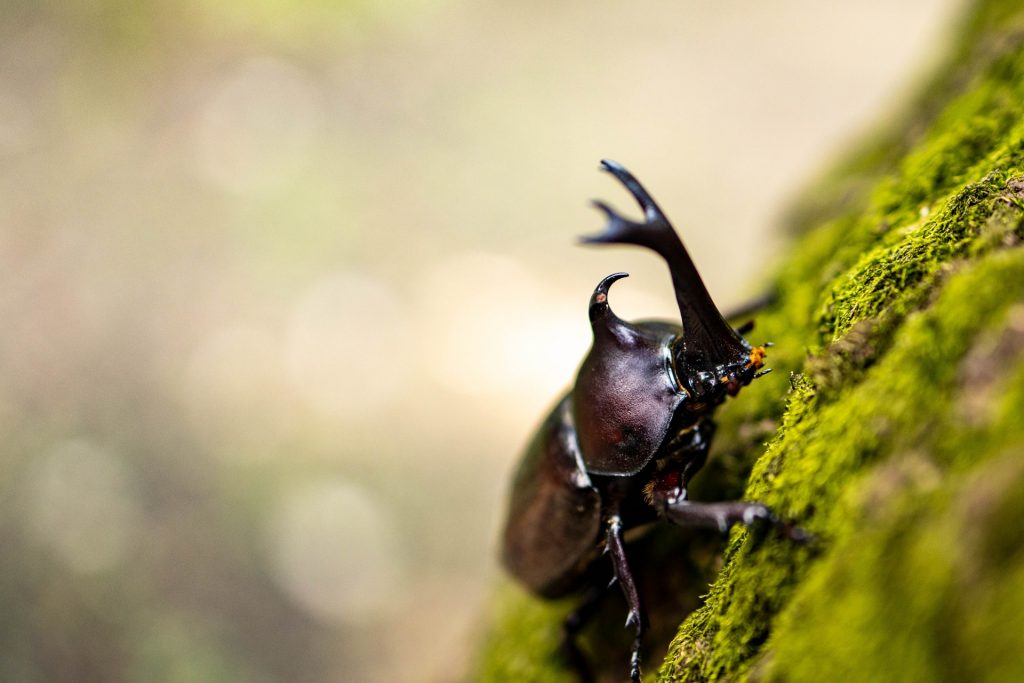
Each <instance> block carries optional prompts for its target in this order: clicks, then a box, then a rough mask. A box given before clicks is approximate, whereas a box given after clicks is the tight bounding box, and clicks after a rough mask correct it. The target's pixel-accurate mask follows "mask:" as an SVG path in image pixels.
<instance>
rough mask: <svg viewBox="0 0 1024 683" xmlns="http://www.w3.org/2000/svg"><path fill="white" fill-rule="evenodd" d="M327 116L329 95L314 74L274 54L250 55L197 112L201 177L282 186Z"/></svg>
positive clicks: (220, 183) (224, 184)
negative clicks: (325, 96)
mask: <svg viewBox="0 0 1024 683" xmlns="http://www.w3.org/2000/svg"><path fill="white" fill-rule="evenodd" d="M325 118H326V104H325V98H324V95H323V93H322V91H321V88H320V86H319V84H318V83H317V82H316V81H315V80H314V79H313V78H312V77H311V76H310V75H309V74H307V73H306V72H304V71H303V70H302V69H300V68H298V67H297V66H295V65H294V64H291V63H290V62H287V61H284V60H282V59H279V58H276V57H269V56H263V57H255V58H252V59H250V60H249V61H247V62H245V63H243V64H242V65H241V66H239V67H238V68H237V69H236V70H235V71H234V73H232V74H231V75H230V76H229V77H228V78H227V79H226V80H225V81H224V82H223V83H222V84H221V85H220V86H219V87H218V88H217V89H216V90H215V91H214V92H213V94H212V95H211V97H210V98H209V100H208V101H207V102H206V103H205V105H204V106H203V108H202V109H201V110H200V111H199V112H198V117H197V120H196V124H195V129H194V133H193V144H194V145H195V156H196V170H197V172H198V175H199V176H200V177H201V178H203V179H205V180H207V181H208V182H210V183H211V184H212V185H214V186H215V187H217V188H219V189H222V190H227V191H229V192H235V193H239V194H252V193H258V192H261V191H265V190H268V189H272V188H274V187H277V186H279V185H281V184H283V183H285V182H286V181H288V180H290V179H292V178H293V177H294V176H295V175H296V174H297V172H298V171H299V170H301V169H302V167H303V166H304V164H305V163H306V162H307V161H308V159H309V156H310V153H311V152H312V150H313V149H314V147H315V144H316V141H317V139H318V138H319V137H320V135H321V134H322V132H323V128H324V122H325Z"/></svg>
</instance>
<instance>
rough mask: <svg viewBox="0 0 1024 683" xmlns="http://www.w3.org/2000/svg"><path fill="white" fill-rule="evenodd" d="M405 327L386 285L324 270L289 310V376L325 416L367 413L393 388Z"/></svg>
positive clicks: (398, 378) (399, 376)
mask: <svg viewBox="0 0 1024 683" xmlns="http://www.w3.org/2000/svg"><path fill="white" fill-rule="evenodd" d="M406 328H407V324H406V316H405V313H404V312H403V307H402V305H401V304H400V302H399V300H398V298H397V297H396V296H395V295H394V293H393V292H392V291H391V289H390V288H389V287H387V286H386V285H385V284H384V283H382V282H380V281H378V280H376V279H374V278H371V277H369V276H365V275H360V274H356V273H340V274H332V275H328V276H326V277H324V278H323V279H322V280H320V281H319V282H317V283H315V284H314V285H313V286H312V287H311V288H310V289H309V290H307V291H306V292H305V293H304V294H303V295H302V296H301V297H300V298H299V300H298V301H297V302H296V303H295V305H294V307H293V309H292V311H291V315H290V318H289V322H288V329H287V332H286V348H285V367H286V368H287V371H288V375H289V378H290V379H291V381H292V382H293V383H294V385H295V388H296V390H297V391H298V392H299V394H300V395H302V396H303V397H304V398H306V399H307V400H308V401H309V402H310V404H311V405H312V406H313V407H314V408H316V409H317V410H319V411H320V412H322V413H323V414H326V415H329V416H336V417H353V418H358V417H364V416H367V415H369V414H372V413H373V412H374V411H375V410H376V409H378V408H379V407H380V406H382V405H383V404H385V403H386V402H387V401H388V400H389V399H390V398H392V397H393V396H394V395H395V393H396V392H397V391H398V389H399V385H400V383H401V380H402V367H401V360H402V352H403V345H410V344H411V340H410V339H409V337H408V333H407V332H406ZM409 352H411V351H409Z"/></svg>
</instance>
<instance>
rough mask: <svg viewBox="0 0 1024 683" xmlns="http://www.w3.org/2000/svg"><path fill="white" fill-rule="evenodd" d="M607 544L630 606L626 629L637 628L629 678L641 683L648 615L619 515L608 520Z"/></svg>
mask: <svg viewBox="0 0 1024 683" xmlns="http://www.w3.org/2000/svg"><path fill="white" fill-rule="evenodd" d="M606 543H607V545H606V548H607V549H608V553H609V554H610V555H611V556H612V568H613V569H614V570H615V580H617V581H618V582H619V586H620V587H621V588H622V594H623V595H624V596H626V603H627V604H628V605H629V614H628V615H627V616H626V627H627V628H628V627H630V626H633V627H635V628H636V638H635V639H634V641H633V654H632V656H631V657H630V660H629V677H630V680H631V681H633V683H640V643H641V639H642V638H643V633H644V628H645V627H646V625H647V615H646V614H645V613H644V608H643V605H641V603H640V593H639V592H637V589H636V582H635V581H634V580H633V573H632V572H631V571H630V570H629V564H628V563H627V561H626V548H625V546H624V545H623V543H622V520H621V519H620V518H619V516H618V515H612V516H611V517H609V519H608V535H607V540H606Z"/></svg>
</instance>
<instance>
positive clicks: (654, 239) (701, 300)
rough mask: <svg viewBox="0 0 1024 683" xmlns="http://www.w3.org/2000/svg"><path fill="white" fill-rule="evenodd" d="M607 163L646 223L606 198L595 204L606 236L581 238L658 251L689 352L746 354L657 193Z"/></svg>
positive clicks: (727, 357)
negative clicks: (628, 215)
mask: <svg viewBox="0 0 1024 683" xmlns="http://www.w3.org/2000/svg"><path fill="white" fill-rule="evenodd" d="M601 167H602V169H603V170H605V171H607V172H609V173H611V174H612V175H613V176H615V177H616V178H617V179H618V180H619V182H621V183H622V184H623V185H625V186H626V189H627V190H629V192H630V194H632V195H633V197H634V198H635V199H636V201H637V203H639V204H640V207H641V208H642V209H643V210H644V219H645V220H644V222H643V223H638V222H636V221H631V220H629V219H627V218H624V217H622V216H621V215H619V214H618V212H616V211H615V209H613V208H611V207H610V206H608V205H607V204H605V203H604V202H601V201H595V202H594V206H596V207H597V208H598V209H600V210H601V211H602V212H603V213H604V214H605V216H606V217H607V218H608V224H607V225H606V226H605V231H604V232H603V233H601V234H600V235H593V236H586V237H581V238H580V241H582V242H584V243H587V244H636V245H639V246H642V247H647V248H648V249H651V250H653V251H655V252H656V253H657V254H658V255H660V256H661V257H662V258H663V259H665V262H666V263H668V268H669V272H670V273H671V274H672V284H673V286H674V287H675V292H676V303H677V304H678V306H679V315H680V317H681V319H682V323H683V332H684V342H685V345H686V349H685V350H686V352H687V353H688V354H694V355H700V356H703V357H704V359H705V360H707V361H709V362H710V363H711V364H718V363H725V362H729V361H733V360H735V359H736V358H737V356H742V355H745V354H746V353H747V348H748V347H747V344H746V343H745V342H744V341H743V339H742V337H740V336H739V335H738V334H737V333H736V332H735V331H734V330H733V329H732V327H730V326H729V324H728V323H727V322H726V321H725V319H724V318H722V314H721V312H720V311H719V310H718V307H717V306H715V303H714V302H713V301H712V300H711V295H710V294H708V290H707V287H705V286H704V281H703V280H701V277H700V274H699V273H698V272H697V268H696V266H694V264H693V260H692V259H691V258H690V255H689V253H687V251H686V247H684V246H683V242H682V240H680V239H679V235H677V234H676V231H675V229H674V228H673V227H672V224H671V223H669V221H668V218H667V217H666V216H665V214H664V213H662V211H661V209H660V208H659V207H658V205H657V204H656V203H655V201H654V199H653V198H652V197H651V195H650V194H648V193H647V190H645V189H644V187H643V185H641V184H640V182H639V181H637V179H636V178H634V177H633V175H632V174H631V173H630V172H629V171H627V170H626V169H625V168H624V167H622V166H621V165H620V164H618V163H617V162H614V161H611V160H610V159H605V160H603V161H601ZM606 279H607V278H606ZM595 296H596V292H595Z"/></svg>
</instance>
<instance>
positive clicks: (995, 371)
mask: <svg viewBox="0 0 1024 683" xmlns="http://www.w3.org/2000/svg"><path fill="white" fill-rule="evenodd" d="M791 228H792V231H793V233H794V234H795V235H797V238H796V243H795V244H794V245H793V248H792V252H791V255H790V257H789V258H788V260H787V262H786V263H784V264H783V267H782V268H781V269H780V271H779V272H780V275H779V277H778V278H777V281H776V287H777V290H778V292H779V303H778V304H777V305H776V307H775V308H774V309H773V310H770V311H767V312H766V313H765V314H763V315H761V316H760V317H759V319H758V333H759V334H763V335H764V336H765V338H770V339H773V340H774V341H775V342H776V344H777V346H776V348H775V349H773V351H774V353H773V355H772V358H771V361H772V365H773V366H774V367H776V368H777V369H779V370H782V371H783V372H779V373H776V375H773V376H772V377H778V379H776V380H774V383H772V382H769V381H767V380H762V381H761V382H760V384H762V385H763V386H753V387H751V388H750V389H749V390H747V391H746V392H745V393H744V395H743V396H742V397H741V400H739V401H737V402H736V404H735V405H733V406H730V408H729V410H728V411H726V414H725V415H724V416H723V424H722V426H721V429H720V430H719V434H720V437H719V438H720V443H718V444H716V451H718V452H719V454H725V456H727V457H732V456H735V457H737V458H739V459H740V460H742V459H743V458H744V457H746V458H748V459H753V458H756V462H755V463H754V465H753V471H752V473H751V476H750V479H749V482H748V484H747V489H746V492H745V493H744V494H743V496H744V497H745V498H748V499H753V500H761V501H764V502H766V503H768V504H770V505H771V506H773V508H774V509H775V510H776V511H778V512H779V513H780V515H781V516H783V517H785V518H788V519H793V520H797V521H799V523H801V524H802V525H804V526H805V527H806V528H807V529H809V530H810V531H811V532H813V533H814V534H815V535H816V537H817V539H816V541H815V542H814V543H812V544H809V545H806V546H799V547H796V546H794V545H793V544H791V543H788V542H786V541H785V540H782V539H776V538H766V539H753V538H751V536H750V534H749V533H748V532H747V531H745V530H742V529H737V530H735V531H734V532H733V534H732V536H731V538H730V541H729V544H728V547H727V548H726V551H725V561H724V566H723V568H722V571H721V572H720V574H719V575H718V577H717V579H716V580H715V582H714V583H713V584H712V585H711V587H710V589H709V590H708V591H707V597H706V601H705V603H704V605H703V606H702V607H700V608H699V609H698V610H696V611H694V612H693V613H691V614H690V615H689V616H688V617H687V618H686V620H685V621H684V622H683V624H682V625H681V626H680V628H679V630H678V633H677V635H676V637H675V639H674V640H673V641H672V642H671V644H670V646H669V650H668V655H667V656H666V658H665V660H664V663H663V664H662V666H661V668H660V670H659V671H657V672H656V675H657V680H664V681H718V680H748V679H749V680H779V681H821V680H837V679H839V678H840V677H842V679H843V680H856V681H860V680H863V681H877V680H929V681H937V680H951V681H954V680H988V681H1003V680H1005V681H1010V680H1022V679H1024V655H1022V654H1021V652H1022V651H1021V648H1020V642H1019V634H1020V633H1024V552H1022V551H1021V548H1024V543H1022V538H1021V536H1022V535H1024V523H1022V522H1021V520H1024V496H1022V495H1021V493H1020V491H1021V490H1022V488H1021V487H1022V485H1024V460H1022V459H1021V457H1020V453H1021V452H1022V450H1024V417H1022V414H1021V413H1022V410H1021V409H1022V407H1024V355H1022V351H1024V250H1020V249H1018V248H1017V247H1018V245H1019V244H1020V242H1021V240H1022V239H1024V8H1022V7H1021V6H1020V5H1019V3H1014V2H1008V1H997V0H992V1H989V2H983V3H980V5H979V6H978V7H976V8H975V9H974V10H973V12H972V15H971V17H970V18H969V20H968V21H967V22H966V23H965V24H964V30H963V35H962V42H961V43H960V44H959V45H958V46H956V47H955V48H954V49H953V50H952V56H951V60H950V62H949V64H947V65H946V67H945V68H943V69H942V70H941V72H940V76H939V77H938V78H937V79H935V81H934V82H933V83H931V84H930V85H929V86H928V87H927V88H926V90H925V91H924V94H923V95H922V96H921V97H919V98H918V100H917V102H916V103H915V104H914V105H913V106H912V107H911V108H910V109H909V110H908V112H907V113H906V114H905V115H904V116H903V117H902V119H901V123H900V125H898V126H894V127H892V128H891V129H889V130H888V131H885V132H882V133H879V134H878V135H877V136H876V141H875V143H873V145H872V146H870V147H869V148H867V149H865V150H864V151H862V152H861V153H860V154H859V155H857V156H856V157H854V158H853V159H852V160H850V161H849V162H848V163H847V164H845V165H844V166H842V167H841V168H840V169H839V170H837V171H835V172H833V173H832V174H830V176H829V177H827V178H826V179H825V180H823V181H822V183H821V184H820V186H819V187H817V188H815V191H814V196H813V197H809V198H808V199H807V200H806V201H805V202H804V203H803V205H802V206H801V207H800V208H799V209H798V210H797V211H795V212H794V213H793V215H792V225H791ZM786 371H790V372H792V373H793V374H792V375H791V377H790V382H791V390H790V392H789V396H788V400H787V402H786V405H785V406H784V412H782V414H781V416H780V414H779V413H780V409H782V408H783V407H782V406H780V405H779V402H778V395H779V392H780V389H781V388H782V386H784V385H782V382H783V381H784V378H785V374H786ZM765 420H776V421H777V422H778V428H777V429H776V430H775V431H774V434H773V435H772V436H771V437H770V441H769V443H768V445H767V449H766V450H762V449H761V447H760V446H759V444H758V440H759V439H763V431H759V430H758V429H756V428H755V429H751V428H750V426H751V425H758V424H763V423H764V421H765ZM702 476H703V475H702ZM695 483H696V482H695ZM695 498H696V496H695ZM648 600H649V601H653V600H655V598H648ZM565 609H567V608H566V607H565V606H561V608H559V607H557V606H556V607H550V606H542V605H539V604H538V603H537V602H536V601H534V600H533V599H531V598H529V597H527V596H524V595H521V594H519V593H517V592H515V589H503V594H502V598H501V599H500V601H499V607H498V609H497V616H496V623H495V625H494V627H493V632H492V636H491V639H490V641H489V643H488V645H487V646H486V648H485V652H484V654H483V656H482V658H481V667H482V669H481V670H482V673H483V677H484V678H485V679H487V680H512V678H510V676H511V675H512V672H513V669H515V676H514V679H515V680H561V679H563V678H564V677H565V673H564V671H563V669H562V668H561V667H560V665H559V664H558V661H557V657H556V656H555V653H554V651H553V644H554V643H556V642H557V637H556V636H557V622H558V619H559V618H560V616H561V615H562V614H564V613H565ZM544 653H547V655H546V656H545V654H544ZM647 668H648V676H649V677H652V678H653V677H654V675H655V668H656V667H655V666H654V665H653V664H648V667H647ZM619 676H620V677H621V672H620V674H619Z"/></svg>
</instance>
